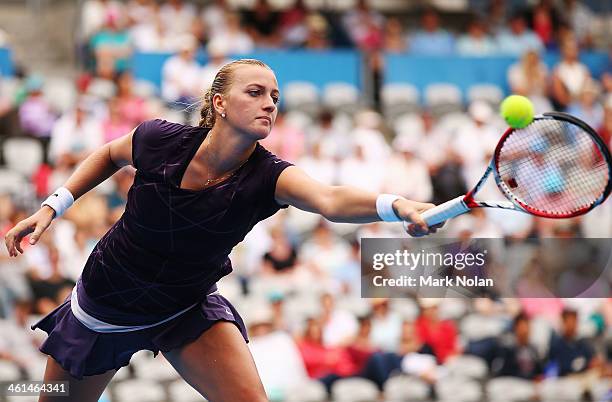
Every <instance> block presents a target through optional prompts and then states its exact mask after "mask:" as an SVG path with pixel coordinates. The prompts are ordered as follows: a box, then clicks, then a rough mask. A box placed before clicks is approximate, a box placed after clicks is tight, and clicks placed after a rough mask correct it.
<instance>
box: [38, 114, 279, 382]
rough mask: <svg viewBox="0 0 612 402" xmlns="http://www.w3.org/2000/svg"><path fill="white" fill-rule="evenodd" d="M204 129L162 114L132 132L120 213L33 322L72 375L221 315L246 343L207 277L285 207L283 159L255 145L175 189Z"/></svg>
mask: <svg viewBox="0 0 612 402" xmlns="http://www.w3.org/2000/svg"><path fill="white" fill-rule="evenodd" d="M207 133H208V129H205V128H201V127H191V126H185V125H182V124H176V123H170V122H167V121H164V120H151V121H146V122H144V123H142V124H141V125H140V126H139V127H138V128H137V129H136V131H135V132H134V137H133V145H132V156H133V161H134V166H135V167H136V169H137V171H136V176H135V178H134V184H133V185H132V187H131V188H130V191H129V193H128V201H127V205H126V208H125V212H124V214H123V215H122V216H121V218H120V219H119V220H118V221H117V223H115V224H114V225H113V227H111V229H110V230H109V231H108V232H107V233H106V234H105V235H104V237H102V239H101V240H100V241H99V242H98V244H97V245H96V247H95V248H94V250H93V251H92V253H91V255H90V256H89V259H88V260H87V263H86V265H85V268H84V270H83V273H82V275H81V278H80V279H79V281H78V282H77V285H76V286H75V289H73V292H72V295H71V297H68V298H67V299H66V300H65V301H64V303H62V304H61V305H60V306H58V307H57V308H56V309H55V310H54V311H53V312H51V313H50V314H49V315H47V316H46V317H44V318H43V319H42V320H40V321H39V322H38V323H36V324H35V325H33V326H32V329H35V328H41V329H42V330H44V331H45V332H47V333H48V335H49V336H48V337H47V339H46V341H45V342H44V344H43V345H42V346H41V348H40V350H41V351H42V352H43V353H45V354H48V355H50V356H52V357H53V358H54V359H55V360H56V361H57V362H58V363H59V364H60V365H61V366H62V367H63V368H64V369H65V370H67V371H69V372H70V374H71V375H73V376H74V377H76V378H79V379H81V378H82V377H83V376H87V375H95V374H101V373H104V372H106V371H108V370H111V369H119V368H120V367H122V366H126V365H127V364H128V363H129V361H130V358H131V356H132V354H134V353H135V352H137V351H139V350H143V349H147V350H151V351H152V352H153V353H154V354H155V355H156V356H157V353H159V351H160V350H161V351H169V350H171V349H174V348H177V347H179V346H181V345H184V344H186V343H189V342H190V341H193V340H195V339H196V338H198V337H199V336H200V335H201V334H202V333H203V332H204V331H206V330H207V329H209V328H210V327H211V326H212V325H213V324H214V323H215V322H217V321H219V320H223V321H228V322H233V323H235V324H236V326H237V327H238V328H239V329H240V331H241V333H242V335H243V337H244V338H245V340H248V338H247V333H246V328H245V325H244V323H243V321H242V318H241V317H240V315H239V314H238V312H237V311H236V309H235V308H234V306H232V304H231V303H230V302H229V301H228V300H227V299H225V298H224V297H223V296H221V295H220V294H218V292H216V285H215V283H216V282H217V281H218V280H219V279H221V278H222V277H224V276H225V275H227V274H229V273H230V272H231V271H232V265H231V262H230V260H229V258H228V255H229V253H230V251H231V250H232V248H233V247H234V246H235V245H236V244H238V243H239V242H240V241H242V240H243V239H244V237H245V235H246V234H247V233H248V232H249V231H250V230H251V229H252V228H253V226H254V225H255V224H256V223H257V222H259V221H261V220H263V219H265V218H267V217H269V216H271V215H273V214H274V213H276V211H278V210H279V209H280V208H283V207H286V206H281V205H279V204H278V203H277V202H276V201H275V199H274V192H275V187H276V181H277V179H278V176H279V175H280V173H281V172H282V171H283V170H284V169H285V168H286V167H288V166H291V164H290V163H289V162H286V161H283V160H281V159H279V158H277V157H276V156H275V155H273V154H271V153H270V152H268V151H267V150H266V149H265V148H263V147H262V146H261V145H259V144H257V146H256V148H255V151H254V152H253V153H252V154H251V156H250V157H249V159H248V161H247V162H246V163H245V164H244V165H243V166H242V167H240V168H239V169H238V170H237V171H236V172H234V173H233V174H232V175H231V176H230V177H229V178H228V179H226V180H224V181H222V182H220V183H217V184H215V185H213V186H210V187H207V188H205V189H204V190H200V191H195V190H186V189H181V188H180V183H181V179H182V177H183V174H184V173H185V170H186V168H187V165H188V164H189V162H190V161H191V160H192V158H193V156H194V155H195V153H196V151H197V150H198V148H199V146H200V144H202V141H203V140H204V138H205V137H206V135H207ZM75 300H76V301H75ZM85 317H86V318H87V319H85ZM92 322H93V323H94V324H95V325H94V324H92ZM160 322H161V324H160ZM107 327H111V328H112V330H107ZM124 327H125V328H129V329H126V330H125V331H123V330H122V329H121V328H124ZM136 327H138V328H142V329H137V330H135V329H134V328H136ZM117 328H119V329H117Z"/></svg>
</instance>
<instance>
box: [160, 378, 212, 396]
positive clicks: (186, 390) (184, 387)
mask: <svg viewBox="0 0 612 402" xmlns="http://www.w3.org/2000/svg"><path fill="white" fill-rule="evenodd" d="M168 396H169V397H170V400H172V401H173V402H202V401H206V399H204V397H203V396H202V395H200V393H199V392H198V391H196V390H195V388H193V387H192V386H191V385H189V384H187V383H186V382H185V380H183V379H180V380H176V381H174V382H172V383H171V384H170V385H169V386H168Z"/></svg>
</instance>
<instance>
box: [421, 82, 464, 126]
mask: <svg viewBox="0 0 612 402" xmlns="http://www.w3.org/2000/svg"><path fill="white" fill-rule="evenodd" d="M425 105H427V107H428V108H429V110H430V111H431V114H432V115H433V116H434V117H436V118H439V117H441V116H444V115H446V114H448V113H453V112H460V111H462V110H463V101H462V96H461V90H460V89H459V87H458V86H456V85H454V84H448V83H438V84H431V85H429V86H427V88H425Z"/></svg>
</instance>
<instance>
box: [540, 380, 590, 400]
mask: <svg viewBox="0 0 612 402" xmlns="http://www.w3.org/2000/svg"><path fill="white" fill-rule="evenodd" d="M583 385H584V384H583V382H582V381H580V380H578V379H573V378H568V377H565V378H548V379H545V380H544V381H542V382H541V383H540V384H539V396H540V401H542V402H558V401H563V402H578V401H581V400H582V394H583V392H584V389H583Z"/></svg>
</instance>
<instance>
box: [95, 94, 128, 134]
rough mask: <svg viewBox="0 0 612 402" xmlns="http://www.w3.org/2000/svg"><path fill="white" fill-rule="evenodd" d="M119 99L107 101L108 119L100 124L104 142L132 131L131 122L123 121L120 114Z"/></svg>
mask: <svg viewBox="0 0 612 402" xmlns="http://www.w3.org/2000/svg"><path fill="white" fill-rule="evenodd" d="M120 106H121V104H120V100H119V98H116V97H115V98H112V99H111V100H109V101H108V117H107V118H106V119H105V120H104V121H103V122H102V133H103V136H104V142H105V143H107V142H110V141H112V140H114V139H116V138H119V137H121V136H122V135H125V134H126V133H129V132H130V131H132V130H133V129H134V126H133V125H132V124H131V122H129V121H127V120H125V118H124V117H123V115H122V114H121V109H120Z"/></svg>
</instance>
